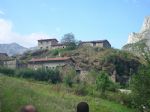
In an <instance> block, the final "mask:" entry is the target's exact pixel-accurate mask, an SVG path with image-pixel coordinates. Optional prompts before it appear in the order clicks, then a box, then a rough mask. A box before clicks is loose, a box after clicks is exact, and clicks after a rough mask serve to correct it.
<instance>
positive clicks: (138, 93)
mask: <svg viewBox="0 0 150 112" xmlns="http://www.w3.org/2000/svg"><path fill="white" fill-rule="evenodd" d="M149 67H150V66H148V67H142V68H141V70H140V71H139V73H138V74H136V75H135V76H133V78H132V80H131V84H130V87H131V89H132V99H133V104H134V105H135V107H136V108H137V110H138V111H140V112H144V111H146V110H147V109H149V110H150V102H149V101H150V68H149Z"/></svg>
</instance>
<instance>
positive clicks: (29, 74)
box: [0, 68, 62, 84]
mask: <svg viewBox="0 0 150 112" xmlns="http://www.w3.org/2000/svg"><path fill="white" fill-rule="evenodd" d="M0 73H3V74H4V75H8V76H15V77H22V78H27V79H34V80H38V81H48V82H51V83H53V84H56V83H59V82H61V81H62V79H61V76H60V73H59V71H58V70H57V69H43V68H42V69H38V70H32V69H18V70H15V69H10V68H0Z"/></svg>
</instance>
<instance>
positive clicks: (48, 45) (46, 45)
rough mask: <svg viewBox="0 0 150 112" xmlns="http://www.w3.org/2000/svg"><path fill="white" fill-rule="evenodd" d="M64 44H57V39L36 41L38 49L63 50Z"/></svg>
mask: <svg viewBox="0 0 150 112" xmlns="http://www.w3.org/2000/svg"><path fill="white" fill-rule="evenodd" d="M65 47H66V46H65V45H64V44H60V43H58V40H57V39H42V40H38V48H39V49H49V50H50V49H56V48H65Z"/></svg>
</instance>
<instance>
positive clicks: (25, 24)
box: [0, 0, 150, 49]
mask: <svg viewBox="0 0 150 112" xmlns="http://www.w3.org/2000/svg"><path fill="white" fill-rule="evenodd" d="M146 16H150V0H0V43H12V42H16V43H18V44H20V45H22V46H24V47H27V48H29V47H34V46H37V40H38V39H45V38H57V39H58V40H60V39H61V38H62V36H63V35H64V34H66V33H73V34H74V35H75V38H76V39H77V40H81V41H90V40H104V39H107V40H108V41H109V42H110V43H111V44H112V46H113V47H114V48H118V49H120V48H121V47H122V46H123V45H125V44H126V43H127V39H128V35H129V34H130V33H131V32H139V30H140V28H141V26H142V24H143V20H144V18H145V17H146Z"/></svg>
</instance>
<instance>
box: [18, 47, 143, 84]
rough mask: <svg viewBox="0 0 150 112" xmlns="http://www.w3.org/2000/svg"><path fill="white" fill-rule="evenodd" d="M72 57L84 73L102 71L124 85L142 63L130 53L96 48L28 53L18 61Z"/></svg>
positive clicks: (76, 65)
mask: <svg viewBox="0 0 150 112" xmlns="http://www.w3.org/2000/svg"><path fill="white" fill-rule="evenodd" d="M59 56H61V57H72V59H73V60H74V64H75V67H76V68H79V69H81V70H85V71H91V70H95V71H101V70H104V71H106V72H108V73H109V75H110V76H112V75H115V76H116V79H117V81H118V82H121V83H125V82H127V81H128V79H129V78H130V76H131V75H132V74H133V73H136V72H137V70H138V67H139V66H140V65H141V63H142V61H141V60H140V58H138V57H136V56H134V55H133V54H131V53H128V52H125V51H121V50H117V49H105V48H98V47H90V46H85V47H79V48H77V49H75V50H68V49H55V50H50V51H48V50H38V51H34V52H33V51H30V52H26V53H25V54H23V55H22V56H21V57H20V59H21V60H26V61H28V60H29V59H31V58H41V57H59Z"/></svg>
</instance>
